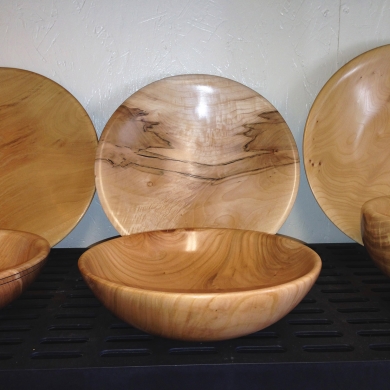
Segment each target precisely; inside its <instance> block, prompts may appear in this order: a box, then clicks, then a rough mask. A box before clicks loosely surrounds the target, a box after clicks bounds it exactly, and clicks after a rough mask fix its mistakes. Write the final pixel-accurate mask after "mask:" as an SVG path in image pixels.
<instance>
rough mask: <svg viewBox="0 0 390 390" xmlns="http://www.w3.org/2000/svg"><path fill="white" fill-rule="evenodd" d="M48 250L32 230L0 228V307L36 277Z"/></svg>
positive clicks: (45, 242) (42, 240) (46, 244)
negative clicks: (22, 230) (21, 230)
mask: <svg viewBox="0 0 390 390" xmlns="http://www.w3.org/2000/svg"><path fill="white" fill-rule="evenodd" d="M49 252H50V245H49V243H48V242H47V241H46V240H45V239H44V238H42V237H39V236H37V235H35V234H31V233H26V232H19V231H13V230H0V308H1V307H3V306H5V305H7V304H8V303H10V302H12V301H13V300H14V299H16V298H17V297H18V296H19V295H20V294H21V293H22V292H23V291H24V290H25V289H26V288H27V287H28V286H29V285H30V283H31V282H32V281H33V280H34V279H35V278H36V277H37V275H38V274H39V272H40V270H41V268H42V267H43V265H44V264H45V261H46V257H47V255H48V254H49Z"/></svg>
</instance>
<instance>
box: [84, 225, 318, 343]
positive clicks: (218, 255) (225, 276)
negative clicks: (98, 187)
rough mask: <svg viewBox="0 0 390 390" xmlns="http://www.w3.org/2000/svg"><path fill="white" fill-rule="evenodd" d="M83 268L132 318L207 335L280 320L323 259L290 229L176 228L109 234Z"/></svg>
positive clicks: (101, 294) (175, 332) (223, 335)
mask: <svg viewBox="0 0 390 390" xmlns="http://www.w3.org/2000/svg"><path fill="white" fill-rule="evenodd" d="M79 269H80V272H81V274H82V275H83V277H84V279H85V281H86V283H87V284H88V285H89V287H90V288H91V290H92V291H93V292H94V294H95V295H96V297H97V298H98V299H99V300H100V301H101V302H102V303H103V304H104V305H105V306H106V307H107V308H108V309H109V310H111V311H112V312H113V313H114V314H115V315H116V316H118V317H119V318H121V319H122V320H124V321H125V322H127V323H130V324H131V325H133V326H135V327H137V328H139V329H142V330H144V331H145V332H148V333H151V334H155V335H159V336H163V337H167V338H173V339H182V340H194V341H195V340H197V341H207V340H222V339H229V338H234V337H239V336H244V335H246V334H250V333H253V332H256V331H258V330H261V329H263V328H265V327H267V326H268V325H271V324H272V323H274V322H276V321H278V320H279V319H280V318H282V317H283V316H285V315H286V314H287V313H288V312H290V311H291V310H292V309H293V308H294V307H295V306H296V305H297V304H298V303H299V302H300V301H301V300H302V298H303V297H304V296H305V295H306V294H307V292H308V291H309V290H310V288H311V287H312V285H313V283H314V281H315V280H316V279H317V277H318V274H319V272H320V269H321V260H320V258H319V256H318V255H317V254H316V253H315V252H314V251H313V250H311V249H310V248H308V247H306V246H305V245H303V244H302V243H300V242H298V241H296V240H294V239H291V238H287V237H283V236H277V235H271V234H266V233H260V232H255V231H249V230H235V229H177V230H165V231H154V232H145V233H138V234H133V235H130V236H124V237H120V238H116V239H113V240H111V241H106V242H104V243H102V244H99V245H97V246H94V247H92V248H90V249H89V250H88V251H86V252H85V253H84V254H83V255H82V256H81V257H80V259H79Z"/></svg>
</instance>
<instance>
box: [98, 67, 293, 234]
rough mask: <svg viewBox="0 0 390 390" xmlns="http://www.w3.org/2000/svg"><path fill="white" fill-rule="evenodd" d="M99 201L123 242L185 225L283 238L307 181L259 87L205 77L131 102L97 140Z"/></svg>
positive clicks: (150, 89)
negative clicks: (130, 236) (302, 178)
mask: <svg viewBox="0 0 390 390" xmlns="http://www.w3.org/2000/svg"><path fill="white" fill-rule="evenodd" d="M95 172H96V186H97V191H98V195H99V198H100V201H101V204H102V206H103V209H104V211H105V212H106V214H107V216H108V218H109V219H110V221H111V223H112V224H113V225H114V227H115V228H116V229H117V230H118V231H119V233H120V234H121V235H128V234H132V233H137V232H143V231H152V230H161V229H173V228H186V227H229V228H241V229H243V228H245V229H249V230H260V231H265V232H270V233H275V232H276V231H277V230H278V229H279V228H280V226H281V225H282V223H283V222H284V221H285V219H286V218H287V216H288V214H289V212H290V210H291V207H292V205H293V203H294V200H295V197H296V193H297V190H298V182H299V157H298V152H297V149H296V145H295V142H294V139H293V137H292V134H291V132H290V130H289V128H288V127H287V124H286V123H285V121H284V120H283V118H282V117H281V115H280V114H279V113H278V112H277V111H276V109H275V108H274V107H273V106H272V105H271V104H270V103H269V102H268V101H267V100H266V99H264V98H263V97H262V96H260V95H259V94H257V93H256V92H254V91H253V90H251V89H249V88H247V87H245V86H243V85H241V84H239V83H237V82H234V81H231V80H228V79H224V78H221V77H215V76H207V75H186V76H175V77H170V78H166V79H163V80H160V81H157V82H155V83H152V84H150V85H147V86H146V87H144V88H142V89H141V90H139V91H138V92H136V93H135V94H133V95H132V96H130V97H129V98H128V99H127V100H126V101H125V102H124V103H123V104H122V105H121V106H120V107H119V108H118V109H117V110H116V112H115V113H114V114H113V115H112V117H111V119H110V120H109V122H108V123H107V125H106V127H105V129H104V131H103V133H102V136H101V138H100V141H99V146H98V151H97V158H96V164H95Z"/></svg>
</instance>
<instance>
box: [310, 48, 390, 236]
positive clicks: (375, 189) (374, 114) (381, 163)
mask: <svg viewBox="0 0 390 390" xmlns="http://www.w3.org/2000/svg"><path fill="white" fill-rule="evenodd" d="M389 97H390V45H387V46H382V47H379V48H377V49H374V50H371V51H369V52H366V53H364V54H362V55H360V56H358V57H356V58H355V59H353V60H352V61H351V62H349V63H348V64H346V65H345V66H343V67H342V68H341V69H340V70H339V71H338V72H337V73H335V74H334V75H333V76H332V78H331V79H330V80H329V81H328V82H327V83H326V85H325V86H324V88H323V89H322V90H321V92H320V93H319V95H318V96H317V98H316V100H315V102H314V104H313V106H312V108H311V110H310V113H309V116H308V119H307V123H306V128H305V134H304V141H303V152H304V165H305V169H306V174H307V177H308V180H309V183H310V187H311V189H312V191H313V193H314V195H315V197H316V199H317V201H318V203H319V205H320V206H321V208H322V210H323V211H324V212H325V214H326V215H327V216H328V217H329V218H330V220H331V221H332V222H333V223H334V224H335V225H336V226H337V227H338V228H339V229H341V230H342V231H343V232H344V233H345V234H347V235H348V236H349V237H351V238H352V239H354V240H355V241H357V242H359V243H362V236H361V232H360V212H361V208H362V205H363V204H364V203H365V202H366V201H368V200H370V199H373V198H376V197H379V196H386V195H388V194H389V193H390V147H389V145H390V98H389Z"/></svg>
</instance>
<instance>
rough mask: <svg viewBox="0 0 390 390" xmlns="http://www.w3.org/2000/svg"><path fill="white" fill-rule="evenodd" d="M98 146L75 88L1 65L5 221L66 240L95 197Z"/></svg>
mask: <svg viewBox="0 0 390 390" xmlns="http://www.w3.org/2000/svg"><path fill="white" fill-rule="evenodd" d="M96 146H97V138H96V132H95V130H94V127H93V125H92V122H91V120H90V119H89V117H88V114H87V113H86V111H85V110H84V109H83V107H82V106H81V105H80V103H79V102H78V101H77V100H76V99H75V98H74V97H73V96H72V95H71V94H70V93H69V92H68V91H66V90H65V89H64V88H62V87H61V86H60V85H58V84H56V83H55V82H53V81H51V80H49V79H48V78H46V77H43V76H40V75H38V74H36V73H32V72H28V71H25V70H20V69H10V68H0V199H1V203H0V228H2V229H13V230H21V231H26V232H31V233H35V234H38V235H39V236H42V237H44V238H45V239H47V240H48V241H49V243H50V245H51V246H53V245H55V244H56V243H58V242H59V241H60V240H62V239H63V238H64V237H65V236H66V235H67V234H68V233H69V232H70V231H71V230H72V229H73V228H74V227H75V225H76V224H77V223H78V221H79V220H80V218H81V217H82V216H83V214H84V213H85V211H86V210H87V208H88V206H89V204H90V202H91V200H92V196H93V193H94V190H95V183H94V171H93V164H94V157H95V153H96Z"/></svg>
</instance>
